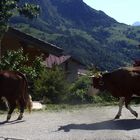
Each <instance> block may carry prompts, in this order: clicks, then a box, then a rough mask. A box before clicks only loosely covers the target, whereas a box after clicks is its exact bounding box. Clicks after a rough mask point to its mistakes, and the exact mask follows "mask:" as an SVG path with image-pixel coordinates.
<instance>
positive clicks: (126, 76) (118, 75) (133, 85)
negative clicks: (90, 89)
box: [92, 67, 140, 119]
mask: <svg viewBox="0 0 140 140" xmlns="http://www.w3.org/2000/svg"><path fill="white" fill-rule="evenodd" d="M92 80H93V86H94V88H96V89H99V90H101V91H104V90H107V91H109V92H110V93H111V94H112V95H113V96H114V97H117V98H120V101H119V111H118V113H117V115H116V116H115V119H119V118H120V116H121V111H122V107H123V104H124V103H125V107H126V108H127V109H128V110H129V111H130V112H131V113H132V114H133V115H134V116H135V117H138V113H137V112H136V111H134V110H133V109H132V108H131V107H130V106H129V103H130V101H131V99H132V97H133V96H134V95H135V96H140V67H125V68H120V69H118V70H115V71H113V72H110V73H105V74H102V75H99V76H95V77H94V76H93V79H92Z"/></svg>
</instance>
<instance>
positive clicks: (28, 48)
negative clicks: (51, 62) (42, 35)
mask: <svg viewBox="0 0 140 140" xmlns="http://www.w3.org/2000/svg"><path fill="white" fill-rule="evenodd" d="M20 48H22V49H23V52H24V53H25V54H28V57H29V61H30V63H32V61H33V60H34V59H35V57H36V56H40V55H41V54H43V55H44V57H45V58H46V57H47V56H49V54H54V55H56V56H60V55H62V53H63V50H62V49H61V48H59V47H57V46H55V45H53V44H50V43H48V42H44V41H42V40H39V39H37V38H35V37H33V36H31V35H28V34H26V33H23V32H21V31H19V30H17V29H14V28H11V27H9V29H8V31H7V32H6V33H5V35H4V36H3V38H2V41H1V55H3V54H4V53H5V52H6V51H7V50H18V49H20Z"/></svg>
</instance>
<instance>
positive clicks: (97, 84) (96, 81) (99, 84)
mask: <svg viewBox="0 0 140 140" xmlns="http://www.w3.org/2000/svg"><path fill="white" fill-rule="evenodd" d="M92 86H93V87H94V88H96V89H99V90H103V87H104V82H103V77H102V74H98V75H93V76H92Z"/></svg>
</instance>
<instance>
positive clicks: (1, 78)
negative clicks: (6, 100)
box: [0, 71, 23, 98]
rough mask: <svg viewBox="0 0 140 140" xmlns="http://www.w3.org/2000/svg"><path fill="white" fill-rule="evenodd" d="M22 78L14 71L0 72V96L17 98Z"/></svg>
mask: <svg viewBox="0 0 140 140" xmlns="http://www.w3.org/2000/svg"><path fill="white" fill-rule="evenodd" d="M22 82H23V78H22V77H21V76H20V75H19V74H18V72H14V71H1V72H0V96H6V97H8V96H10V98H11V97H13V98H15V97H16V96H18V94H19V93H18V89H19V88H21V85H22Z"/></svg>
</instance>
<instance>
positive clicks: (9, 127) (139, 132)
mask: <svg viewBox="0 0 140 140" xmlns="http://www.w3.org/2000/svg"><path fill="white" fill-rule="evenodd" d="M117 109H118V108H117V107H112V106H108V107H88V108H82V109H80V110H74V111H61V112H33V113H32V114H28V113H26V114H25V117H24V120H22V121H15V119H16V117H17V114H16V113H15V114H14V115H13V117H12V119H11V121H10V122H9V123H3V120H5V117H6V116H5V115H0V140H140V119H139V118H138V119H135V118H134V117H133V116H132V115H131V114H130V113H129V112H128V111H127V110H126V109H125V108H124V109H123V116H122V118H121V119H120V120H116V121H114V120H112V118H113V117H114V116H115V114H116V112H117ZM134 109H135V110H136V111H137V112H138V113H139V114H140V107H134Z"/></svg>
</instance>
